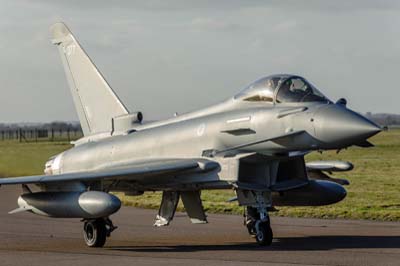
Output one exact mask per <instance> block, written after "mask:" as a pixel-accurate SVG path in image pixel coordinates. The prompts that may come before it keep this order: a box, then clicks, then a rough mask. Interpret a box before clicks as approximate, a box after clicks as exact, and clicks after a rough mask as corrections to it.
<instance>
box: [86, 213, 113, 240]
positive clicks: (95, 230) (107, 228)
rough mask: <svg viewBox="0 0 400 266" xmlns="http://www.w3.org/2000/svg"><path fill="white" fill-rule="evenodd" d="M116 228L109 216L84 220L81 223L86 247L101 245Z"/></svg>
mask: <svg viewBox="0 0 400 266" xmlns="http://www.w3.org/2000/svg"><path fill="white" fill-rule="evenodd" d="M116 228H117V227H115V226H114V225H113V223H112V221H111V220H110V219H109V218H99V219H95V220H86V221H85V222H84V225H83V238H84V240H85V243H86V245H87V246H88V247H102V246H104V244H105V243H106V240H107V237H109V236H110V235H111V232H112V231H114V230H115V229H116Z"/></svg>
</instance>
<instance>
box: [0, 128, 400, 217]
mask: <svg viewBox="0 0 400 266" xmlns="http://www.w3.org/2000/svg"><path fill="white" fill-rule="evenodd" d="M371 142H373V143H374V144H375V145H376V147H375V148H370V149H362V148H350V149H347V150H344V151H341V152H340V153H339V154H336V152H334V151H333V152H324V153H323V154H319V153H316V152H313V153H311V154H309V155H308V156H307V157H306V159H307V160H326V159H329V160H332V159H334V160H348V161H351V162H352V163H353V164H354V165H355V168H354V170H353V171H351V172H348V173H339V174H338V175H336V176H337V177H343V178H346V179H348V180H349V181H350V182H351V184H350V185H349V186H347V187H346V189H347V191H348V195H347V197H346V199H345V200H343V201H342V202H340V203H338V204H335V205H331V206H323V207H317V208H316V207H302V208H293V207H280V208H279V212H276V213H273V215H279V216H296V217H318V218H351V219H373V220H387V221H400V130H392V131H388V132H383V133H381V134H379V135H378V136H375V137H374V138H372V139H371ZM69 147H71V146H70V145H69V144H68V143H65V142H54V143H52V142H46V143H18V142H0V176H19V175H31V174H41V173H42V172H43V167H44V163H45V162H46V160H47V159H48V158H49V157H50V156H52V155H54V154H57V153H59V152H61V151H63V150H65V149H67V148H69ZM0 193H1V190H0ZM118 196H120V197H121V199H122V200H123V201H124V203H125V204H126V205H131V206H139V207H146V208H158V205H159V203H160V193H145V194H144V195H143V196H140V197H126V196H123V195H122V194H118ZM233 196H234V192H233V191H230V190H225V191H203V192H202V198H203V201H204V206H205V208H206V210H207V211H208V212H214V213H236V214H238V213H242V212H243V209H242V208H240V207H238V206H237V203H228V202H226V201H227V200H228V199H229V198H231V197H233ZM179 208H180V209H181V210H182V208H183V207H182V205H181V204H180V205H179Z"/></svg>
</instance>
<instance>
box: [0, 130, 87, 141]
mask: <svg viewBox="0 0 400 266" xmlns="http://www.w3.org/2000/svg"><path fill="white" fill-rule="evenodd" d="M82 136H83V134H82V131H81V130H80V129H77V128H49V129H43V128H12V129H1V130H0V140H1V141H9V140H14V141H19V142H40V141H73V140H77V139H79V138H81V137H82Z"/></svg>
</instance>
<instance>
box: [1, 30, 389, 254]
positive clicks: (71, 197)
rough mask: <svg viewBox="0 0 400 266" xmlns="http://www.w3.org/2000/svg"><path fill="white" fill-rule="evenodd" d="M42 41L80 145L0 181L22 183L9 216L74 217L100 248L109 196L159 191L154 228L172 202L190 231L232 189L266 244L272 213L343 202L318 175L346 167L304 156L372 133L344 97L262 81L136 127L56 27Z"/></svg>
mask: <svg viewBox="0 0 400 266" xmlns="http://www.w3.org/2000/svg"><path fill="white" fill-rule="evenodd" d="M51 34H52V43H53V44H55V45H56V46H57V48H58V50H59V53H60V56H61V59H62V63H63V65H64V69H65V73H66V76H67V79H68V83H69V86H70V88H71V93H72V96H73V100H74V104H75V107H76V110H77V113H78V116H79V120H80V123H81V126H82V129H83V133H84V137H83V138H81V139H79V140H77V141H75V142H73V144H74V147H73V148H71V149H69V150H67V151H65V152H62V153H60V154H58V155H56V156H54V157H52V158H50V159H49V161H48V162H47V163H46V165H45V170H44V173H45V174H44V175H39V176H26V177H17V178H3V179H0V184H1V185H11V184H21V185H22V188H23V194H22V195H21V196H20V197H19V198H18V206H19V207H18V208H17V209H15V210H13V211H11V212H10V213H18V212H23V211H29V212H32V213H35V214H38V215H44V216H49V217H63V218H81V219H82V221H83V222H84V226H83V232H84V240H85V242H86V244H87V245H88V246H90V247H101V246H103V245H104V244H105V241H106V238H107V237H108V236H110V234H111V232H112V231H113V230H114V229H115V228H116V227H115V226H114V225H113V223H112V222H111V220H110V218H109V217H110V216H111V215H112V214H113V213H115V212H117V211H118V210H119V209H120V206H121V201H120V200H119V199H118V198H117V197H116V196H115V195H113V194H110V192H123V193H125V194H126V195H132V196H140V195H142V194H143V193H144V192H146V191H162V200H161V203H160V208H159V211H158V214H157V215H156V218H155V222H154V225H155V226H166V225H168V224H169V223H170V222H171V221H172V219H173V217H174V213H175V210H176V206H177V204H178V201H179V199H182V202H183V204H184V207H185V210H186V212H187V215H188V216H189V218H190V220H191V222H192V223H195V224H204V223H207V216H206V214H205V212H204V209H203V206H202V200H201V191H202V190H205V189H233V190H234V191H235V193H236V198H234V199H233V200H234V201H237V202H238V204H239V205H241V206H245V207H246V208H245V209H246V215H245V224H246V226H247V230H248V232H249V233H250V234H251V235H253V236H254V237H255V239H256V241H257V242H258V243H259V244H260V245H269V244H271V242H272V239H273V233H272V229H271V226H270V219H269V215H268V213H269V212H270V211H271V210H274V207H275V206H282V205H285V206H320V205H326V204H332V203H336V202H338V201H341V200H342V199H343V198H344V197H345V196H346V190H345V189H344V188H343V187H342V185H345V184H347V183H348V182H347V181H346V180H343V179H334V178H331V177H330V176H329V175H328V174H327V173H330V172H335V171H348V170H351V169H352V167H353V166H352V165H351V164H350V163H347V162H337V161H329V162H328V161H325V162H324V161H322V162H321V161H320V162H310V163H308V164H306V163H305V161H304V156H305V155H306V154H307V153H309V152H311V151H323V150H340V149H343V148H346V147H349V146H353V145H355V146H361V147H369V146H372V144H371V143H370V142H368V141H367V139H368V138H370V137H371V136H373V135H375V134H377V133H378V132H380V131H381V129H380V127H379V126H377V125H376V124H374V123H373V122H371V121H369V120H368V119H366V118H365V117H363V116H362V115H360V114H358V113H355V112H353V111H351V110H350V109H348V108H347V107H346V101H345V100H344V99H341V100H339V101H337V102H336V103H334V102H332V101H330V100H329V99H328V98H326V97H325V96H324V95H323V94H322V93H321V92H320V91H318V90H317V89H316V88H315V87H314V86H313V85H312V84H311V83H310V82H308V81H307V80H306V79H304V78H303V77H300V76H297V75H288V74H279V75H272V76H268V77H264V78H261V79H259V80H257V81H255V82H254V83H251V84H250V85H249V86H247V87H246V88H245V89H244V90H242V91H241V92H240V93H238V94H236V95H235V96H234V97H232V98H230V99H228V100H226V101H223V102H221V103H219V104H217V105H214V106H211V107H208V108H205V109H202V110H199V111H196V112H191V113H187V114H183V115H176V116H174V117H171V118H170V119H167V120H164V121H157V122H152V123H142V119H143V115H142V113H141V112H129V111H128V110H127V108H126V107H125V106H124V104H123V103H122V102H121V100H120V99H119V98H118V97H117V95H116V94H115V93H114V91H113V90H112V89H111V87H110V85H109V84H108V83H107V81H106V80H105V79H104V78H103V76H102V74H101V73H100V72H99V70H98V69H97V68H96V66H95V65H94V64H93V62H92V61H91V60H90V58H89V57H88V56H87V54H86V53H85V51H84V50H83V49H82V47H81V46H80V45H79V43H78V41H77V40H76V39H75V37H74V36H73V35H72V33H71V31H70V30H69V29H68V28H67V27H66V25H65V24H63V23H56V24H54V25H53V26H52V27H51ZM33 188H35V189H33Z"/></svg>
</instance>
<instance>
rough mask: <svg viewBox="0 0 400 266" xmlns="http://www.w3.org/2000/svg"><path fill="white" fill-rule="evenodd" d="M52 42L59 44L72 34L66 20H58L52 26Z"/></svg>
mask: <svg viewBox="0 0 400 266" xmlns="http://www.w3.org/2000/svg"><path fill="white" fill-rule="evenodd" d="M50 33H51V42H52V43H53V44H59V43H61V42H63V41H65V39H66V38H68V36H70V35H72V33H71V31H70V30H69V29H68V27H67V25H65V23H64V22H57V23H54V24H53V25H51V26H50Z"/></svg>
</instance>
